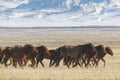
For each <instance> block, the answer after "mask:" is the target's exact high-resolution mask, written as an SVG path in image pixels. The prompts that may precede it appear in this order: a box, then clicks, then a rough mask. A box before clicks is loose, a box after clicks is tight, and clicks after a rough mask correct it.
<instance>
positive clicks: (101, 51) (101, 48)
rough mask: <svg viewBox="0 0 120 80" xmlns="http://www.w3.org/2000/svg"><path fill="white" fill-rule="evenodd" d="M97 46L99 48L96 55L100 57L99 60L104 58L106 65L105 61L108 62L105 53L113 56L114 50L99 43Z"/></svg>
mask: <svg viewBox="0 0 120 80" xmlns="http://www.w3.org/2000/svg"><path fill="white" fill-rule="evenodd" d="M95 48H96V49H97V52H98V54H97V57H96V58H97V59H98V61H97V62H99V61H100V60H102V61H103V62H104V67H105V62H106V61H105V59H104V57H105V55H106V54H107V53H108V54H109V55H111V56H113V51H112V49H111V47H104V46H103V45H99V46H96V47H95Z"/></svg>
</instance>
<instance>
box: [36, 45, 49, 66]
mask: <svg viewBox="0 0 120 80" xmlns="http://www.w3.org/2000/svg"><path fill="white" fill-rule="evenodd" d="M36 48H37V49H38V51H39V53H38V55H37V57H36V60H37V63H36V67H38V63H39V62H40V63H41V65H42V66H43V67H44V64H43V62H42V61H43V59H44V58H45V59H50V52H49V50H48V48H47V47H46V46H44V45H42V46H38V47H36Z"/></svg>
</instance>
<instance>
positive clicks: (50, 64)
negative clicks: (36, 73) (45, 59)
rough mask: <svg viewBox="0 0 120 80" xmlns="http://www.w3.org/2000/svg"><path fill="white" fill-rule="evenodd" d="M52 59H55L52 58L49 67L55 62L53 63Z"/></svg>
mask: <svg viewBox="0 0 120 80" xmlns="http://www.w3.org/2000/svg"><path fill="white" fill-rule="evenodd" d="M52 61H53V60H52V59H50V63H49V67H51V66H52V64H53V63H52Z"/></svg>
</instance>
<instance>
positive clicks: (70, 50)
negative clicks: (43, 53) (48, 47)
mask: <svg viewBox="0 0 120 80" xmlns="http://www.w3.org/2000/svg"><path fill="white" fill-rule="evenodd" d="M58 52H59V55H58V60H57V65H56V66H58V65H59V62H60V60H61V58H59V56H60V57H63V58H64V59H68V57H70V58H71V59H74V62H75V63H76V64H75V65H74V66H76V65H77V64H79V60H83V59H84V56H85V55H89V57H88V60H87V64H86V65H85V66H86V67H87V66H88V64H89V62H90V59H91V58H92V59H93V60H94V62H95V63H96V65H97V61H96V54H97V51H96V49H95V47H94V45H93V44H92V43H88V44H83V45H77V46H71V45H65V46H62V47H60V48H58ZM65 61H67V60H65ZM66 63H67V62H66ZM70 64H71V62H70ZM67 67H68V68H69V65H68V63H67Z"/></svg>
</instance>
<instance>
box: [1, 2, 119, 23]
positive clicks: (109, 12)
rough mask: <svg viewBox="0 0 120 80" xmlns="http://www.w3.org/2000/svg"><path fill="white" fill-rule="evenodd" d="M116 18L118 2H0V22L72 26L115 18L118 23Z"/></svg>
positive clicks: (117, 15) (103, 21)
mask: <svg viewBox="0 0 120 80" xmlns="http://www.w3.org/2000/svg"><path fill="white" fill-rule="evenodd" d="M119 18H120V0H1V1H0V21H1V20H4V21H8V20H9V21H14V20H15V21H17V20H18V21H19V20H20V21H22V20H24V21H25V20H31V21H36V20H37V21H40V22H50V21H52V22H75V23H82V22H91V21H96V22H102V23H105V22H106V21H108V22H110V21H111V20H113V21H114V19H118V22H119V21H120V19H119ZM28 23H29V22H28ZM26 24H27V21H26ZM0 25H1V24H0ZM88 25H89V24H88ZM93 25H94V23H93Z"/></svg>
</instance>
